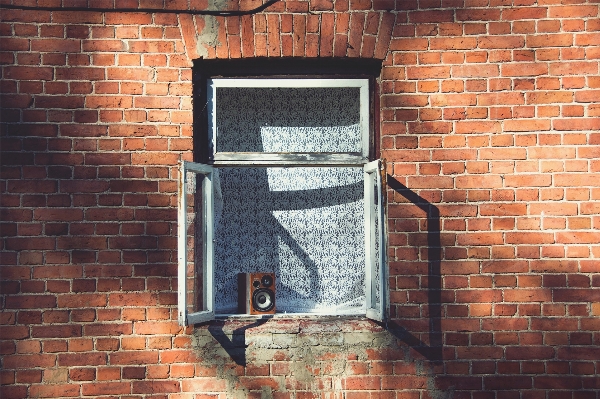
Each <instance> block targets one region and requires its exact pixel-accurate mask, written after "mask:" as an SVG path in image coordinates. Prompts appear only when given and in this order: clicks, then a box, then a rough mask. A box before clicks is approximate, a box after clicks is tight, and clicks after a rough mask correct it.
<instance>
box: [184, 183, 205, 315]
mask: <svg viewBox="0 0 600 399" xmlns="http://www.w3.org/2000/svg"><path fill="white" fill-rule="evenodd" d="M185 178H186V191H187V192H186V195H187V207H186V216H187V217H186V231H187V234H186V237H187V267H186V305H187V312H188V313H194V312H198V311H203V310H206V306H205V298H204V291H205V290H204V289H203V284H202V283H203V277H204V269H205V268H204V257H203V253H204V242H203V241H204V240H203V234H204V225H203V217H204V215H203V212H204V206H203V200H202V182H203V181H204V179H205V178H206V177H205V176H204V175H202V174H197V173H195V172H187V173H186V176H185Z"/></svg>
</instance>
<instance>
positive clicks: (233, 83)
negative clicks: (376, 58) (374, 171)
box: [207, 78, 370, 166]
mask: <svg viewBox="0 0 600 399" xmlns="http://www.w3.org/2000/svg"><path fill="white" fill-rule="evenodd" d="M207 85H208V91H207V93H208V96H207V100H208V104H207V106H208V125H209V126H208V135H209V137H208V145H209V159H210V162H211V163H213V164H214V165H230V166H231V165H253V166H270V165H288V166H290V165H323V166H325V165H329V166H335V165H339V166H343V165H363V164H365V163H367V162H368V157H369V147H370V138H369V137H370V135H369V130H370V120H369V115H370V106H369V80H368V79H237V78H219V79H208V81H207ZM223 88H231V89H232V91H230V92H229V93H234V94H235V92H234V91H235V90H236V89H239V90H240V93H241V92H243V90H244V89H252V88H256V89H257V92H260V90H258V89H271V88H272V89H284V92H285V89H290V91H291V90H294V89H311V88H315V89H320V88H331V89H333V91H332V93H334V94H344V92H343V89H344V88H348V89H351V90H352V91H354V92H356V96H357V97H358V98H355V97H352V96H353V94H351V93H350V94H349V95H348V96H346V99H347V100H348V101H353V100H354V101H355V100H358V102H359V103H358V107H357V109H355V110H354V111H352V112H354V114H351V112H350V111H348V112H349V114H348V115H349V116H347V118H349V119H352V121H353V122H355V123H353V125H352V127H351V128H348V126H342V127H340V128H341V129H346V132H348V129H354V130H357V133H356V135H353V136H352V137H350V138H351V139H352V140H353V141H357V144H356V145H355V146H354V147H353V148H352V149H351V150H348V149H347V148H345V150H335V149H334V150H330V149H325V150H320V149H317V150H315V149H314V148H312V149H311V148H310V147H311V145H313V147H314V144H315V143H314V142H313V143H311V142H309V141H310V140H309V141H308V142H307V146H306V147H309V148H291V149H288V148H286V147H285V146H284V145H283V146H282V143H275V145H270V144H269V143H268V141H269V140H272V139H273V138H275V140H278V136H277V134H274V133H270V136H269V134H267V136H268V137H266V138H265V137H262V138H261V137H257V136H258V133H257V132H256V131H243V130H244V126H242V124H243V123H244V122H245V119H244V118H241V122H240V124H238V123H237V122H235V121H233V119H235V117H237V116H238V115H237V113H238V108H236V107H238V106H239V107H240V108H239V113H243V111H244V110H247V107H248V106H258V105H257V103H258V102H260V101H265V104H264V105H263V106H258V107H259V110H263V109H266V110H267V112H270V113H271V114H269V115H268V116H267V118H270V117H272V118H277V119H278V122H279V123H282V124H283V125H285V123H286V122H288V121H287V120H286V117H288V116H290V115H292V114H293V113H294V112H295V111H294V110H293V107H290V106H289V104H288V103H287V102H286V101H285V100H281V102H280V103H279V104H276V103H275V104H274V103H272V102H270V101H266V100H265V99H264V98H262V97H259V98H258V99H257V100H256V101H253V102H252V103H251V104H246V106H245V105H244V104H237V103H236V102H235V101H232V100H231V98H230V99H229V101H228V100H227V99H226V96H225V95H224V94H222V93H225V92H226V91H219V89H223ZM336 89H341V90H337V91H336ZM248 93H250V92H246V94H248ZM288 98H290V99H293V98H294V96H293V95H292V96H289V97H288ZM220 101H223V102H222V103H221V102H220ZM340 104H342V105H339V107H343V106H344V105H343V102H340ZM286 105H287V106H288V109H287V110H286V109H283V108H282V107H285V106H286ZM327 106H329V107H330V109H329V110H328V109H327V108H326V107H327ZM336 106H337V103H336V102H335V101H330V103H329V104H328V105H325V108H324V109H323V110H321V111H322V112H323V114H322V115H321V116H320V118H321V119H322V118H328V117H329V113H330V111H335V112H336V113H337V116H338V117H339V116H340V115H342V117H343V116H344V109H340V108H337V109H336V108H335V107H336ZM242 107H243V108H242ZM269 107H270V108H269ZM332 107H333V109H331V108H332ZM290 108H292V111H290ZM278 109H282V111H281V113H277V110H278ZM319 110H320V109H319V108H316V109H315V115H316V116H317V119H319V115H318V111H319ZM273 111H275V112H273ZM286 112H288V114H287V115H286ZM304 112H306V110H305V111H304ZM220 113H221V114H220ZM226 113H229V114H230V115H232V118H227V119H226V121H227V122H225V120H222V119H221V120H220V118H222V117H223V115H224V114H226ZM310 115H313V114H310ZM310 115H309V117H308V118H305V119H306V121H304V120H302V121H301V122H300V124H298V121H297V120H298V118H296V120H295V121H294V122H295V123H297V124H296V125H293V126H292V127H287V126H268V125H269V124H268V123H266V124H263V125H261V126H256V124H257V121H253V122H249V123H250V124H251V123H254V124H255V126H252V127H251V128H250V129H252V128H254V130H256V128H257V127H258V128H259V129H261V133H260V134H261V136H262V135H263V129H266V130H267V133H268V129H280V130H283V131H284V133H286V134H288V135H289V137H290V138H291V140H292V141H293V144H294V145H295V146H296V147H303V145H302V144H303V143H300V142H299V139H298V137H302V136H301V135H299V134H294V133H295V132H294V131H293V130H294V129H313V133H314V131H315V130H317V131H318V130H319V129H320V127H315V126H312V127H310V126H309V125H310V123H311V122H313V123H317V124H318V122H314V121H311V120H309V119H310ZM294 116H297V115H292V119H293V117H294ZM300 119H301V118H300ZM282 121H283V122H282ZM263 122H264V121H260V123H263ZM304 122H306V123H307V125H306V126H304V125H301V124H302V123H304ZM224 123H232V124H233V126H234V127H233V128H234V129H238V130H239V133H237V134H231V135H230V136H228V135H227V133H222V134H221V136H219V134H220V130H221V131H223V130H225V129H224V128H223V126H222V125H223V124H224ZM332 123H334V122H332ZM220 125H221V126H220ZM274 125H276V123H275V124H274ZM327 128H332V126H326V127H325V128H324V129H327ZM335 128H338V126H333V129H335ZM313 133H310V134H313ZM310 134H309V135H307V136H306V137H312V136H310ZM324 134H325V135H326V136H325V137H323V138H326V139H327V140H324V141H329V140H331V141H335V140H336V139H338V141H339V142H340V143H342V144H341V147H343V146H344V145H346V144H345V143H347V142H348V141H349V140H345V139H344V138H340V137H336V135H334V134H331V135H327V133H324ZM350 134H352V133H350ZM252 135H255V136H256V137H254V140H255V141H254V144H253V145H254V147H259V148H258V149H257V148H244V145H236V143H233V141H234V140H240V137H242V140H246V138H247V136H252ZM252 139H253V138H252V137H251V138H250V140H252ZM228 140H229V141H230V142H227V141H228ZM225 142H227V144H225V145H224V143H225ZM256 143H258V144H256ZM263 145H264V148H262V147H261V146H263ZM327 145H328V144H327ZM334 146H335V145H334ZM248 147H252V145H249V146H248ZM269 147H272V148H269ZM273 148H275V149H273Z"/></svg>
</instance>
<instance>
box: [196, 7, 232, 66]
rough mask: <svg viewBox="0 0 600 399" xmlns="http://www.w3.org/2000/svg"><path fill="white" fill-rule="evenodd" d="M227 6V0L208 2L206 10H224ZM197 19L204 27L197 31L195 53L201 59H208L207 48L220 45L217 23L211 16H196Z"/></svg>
mask: <svg viewBox="0 0 600 399" xmlns="http://www.w3.org/2000/svg"><path fill="white" fill-rule="evenodd" d="M227 5H228V1H227V0H209V1H208V8H207V9H208V10H211V11H218V10H226V9H227ZM197 18H198V19H200V20H201V21H203V22H204V26H203V27H202V28H201V29H199V31H200V33H199V34H198V41H197V44H196V46H197V51H198V54H199V55H200V57H201V58H208V56H209V53H208V50H207V47H212V48H216V47H218V46H219V45H220V44H221V43H220V42H219V22H218V20H217V18H216V17H215V16H213V15H204V16H198V17H197ZM198 25H201V24H198ZM198 28H200V26H198Z"/></svg>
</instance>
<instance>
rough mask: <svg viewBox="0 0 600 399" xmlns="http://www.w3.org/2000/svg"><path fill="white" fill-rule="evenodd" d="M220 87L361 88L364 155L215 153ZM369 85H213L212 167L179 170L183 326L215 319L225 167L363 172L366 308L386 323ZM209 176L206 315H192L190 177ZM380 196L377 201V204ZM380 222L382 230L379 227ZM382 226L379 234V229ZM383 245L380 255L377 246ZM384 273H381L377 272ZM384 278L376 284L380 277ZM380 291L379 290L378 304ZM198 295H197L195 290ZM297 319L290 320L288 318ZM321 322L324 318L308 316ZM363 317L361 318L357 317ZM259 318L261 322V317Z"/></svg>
mask: <svg viewBox="0 0 600 399" xmlns="http://www.w3.org/2000/svg"><path fill="white" fill-rule="evenodd" d="M217 87H278V88H281V87H290V88H298V87H300V88H305V87H308V88H310V87H359V88H360V129H361V151H360V153H322V154H321V153H285V154H282V153H264V152H260V153H248V152H246V153H229V152H227V153H226V152H221V153H219V152H216V153H215V152H214V149H215V148H216V147H215V138H216V135H217V132H216V115H215V112H214V110H215V109H216V106H215V104H216V88H217ZM369 109H370V107H369V81H368V79H237V78H231V79H225V78H223V79H208V115H209V146H211V148H210V153H211V156H210V157H209V159H210V160H211V164H212V165H207V164H201V163H195V162H189V161H182V162H181V163H180V167H179V171H180V172H179V179H180V181H179V201H178V205H179V209H178V320H179V323H180V324H181V325H183V326H185V325H193V324H196V323H202V322H206V321H210V320H212V319H214V318H215V316H219V315H215V309H214V304H215V292H214V289H213V288H214V287H213V284H214V264H213V261H214V259H213V231H214V226H213V222H214V214H213V213H214V186H213V168H214V167H226V166H229V167H231V166H238V167H240V166H242V167H243V166H248V167H257V166H259V167H277V166H287V167H293V166H304V167H306V166H321V167H324V166H351V167H362V168H363V174H364V218H365V308H366V313H365V314H363V315H364V316H366V317H368V318H371V319H375V320H378V321H384V320H385V318H386V310H387V302H388V300H387V295H388V282H387V262H386V248H387V247H386V240H385V237H386V235H385V217H384V208H385V207H384V202H383V195H384V192H383V189H382V178H381V175H382V173H384V172H385V171H384V170H383V166H382V162H381V161H380V160H376V161H372V162H368V158H369V143H370V142H369V140H370V133H369ZM188 172H193V173H198V174H202V175H204V177H205V178H204V179H203V187H202V195H203V199H202V206H203V209H202V218H203V219H202V228H203V237H204V240H203V241H204V242H203V245H204V247H203V259H202V262H203V265H202V268H203V280H202V283H203V284H202V289H203V295H204V304H205V306H204V309H202V310H200V311H197V312H192V313H188V309H187V305H188V304H187V303H186V301H187V296H186V294H187V292H186V290H187V288H186V280H187V276H188V275H189V273H190V272H193V269H192V270H191V271H190V262H189V261H188V260H187V257H186V254H187V252H188V251H187V242H188V237H187V203H186V195H185V193H186V192H187V186H186V174H187V173H188ZM375 190H377V193H379V195H377V198H375ZM375 219H377V224H375ZM375 226H377V229H376V227H375ZM377 240H378V241H379V254H377V253H376V251H375V250H374V249H375V245H376V242H377ZM377 268H379V270H377ZM377 275H378V276H379V278H378V281H375V276H377ZM377 286H378V287H379V289H380V293H379V302H377V300H376V292H375V290H376V289H377ZM195 289H198V287H197V286H195ZM290 315H291V316H294V315H295V314H288V315H287V316H290ZM309 315H312V316H321V315H323V314H322V313H314V314H312V313H311V314H309ZM358 316H360V314H359V315H358ZM259 317H260V316H259Z"/></svg>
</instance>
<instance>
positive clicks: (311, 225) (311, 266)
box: [214, 167, 365, 314]
mask: <svg viewBox="0 0 600 399" xmlns="http://www.w3.org/2000/svg"><path fill="white" fill-rule="evenodd" d="M215 172H216V173H215V176H218V177H215V197H216V198H215V248H214V251H215V255H214V257H215V289H216V292H217V295H216V304H215V308H216V309H215V311H216V312H217V313H237V273H239V272H275V274H276V300H277V312H278V313H283V312H288V313H298V312H315V313H337V314H359V313H363V314H364V312H365V308H364V295H365V292H364V269H365V253H364V239H365V238H364V210H363V209H364V208H363V195H364V188H363V171H362V168H317V167H314V168H222V169H218V170H215Z"/></svg>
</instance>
